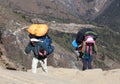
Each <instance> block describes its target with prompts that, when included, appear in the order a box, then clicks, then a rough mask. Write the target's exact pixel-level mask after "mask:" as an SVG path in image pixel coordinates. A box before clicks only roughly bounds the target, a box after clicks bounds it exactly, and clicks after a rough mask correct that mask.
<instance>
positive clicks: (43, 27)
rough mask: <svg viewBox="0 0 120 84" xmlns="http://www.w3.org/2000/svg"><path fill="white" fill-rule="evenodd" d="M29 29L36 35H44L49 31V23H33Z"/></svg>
mask: <svg viewBox="0 0 120 84" xmlns="http://www.w3.org/2000/svg"><path fill="white" fill-rule="evenodd" d="M27 31H28V32H29V33H30V34H32V35H35V36H44V35H45V34H46V33H47V32H48V25H47V24H32V25H30V26H29V28H28V29H27Z"/></svg>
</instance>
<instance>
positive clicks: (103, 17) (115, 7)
mask: <svg viewBox="0 0 120 84" xmlns="http://www.w3.org/2000/svg"><path fill="white" fill-rule="evenodd" d="M94 21H95V22H96V23H97V24H98V25H100V26H105V25H106V26H109V27H110V28H112V29H113V30H114V31H116V32H120V0H114V1H113V2H112V4H111V5H110V6H109V7H108V8H107V9H105V11H104V12H103V13H102V14H100V15H99V16H98V17H97V18H96V19H95V20H94Z"/></svg>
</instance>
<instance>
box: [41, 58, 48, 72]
mask: <svg viewBox="0 0 120 84" xmlns="http://www.w3.org/2000/svg"><path fill="white" fill-rule="evenodd" d="M40 64H41V66H42V70H43V71H44V72H46V73H48V68H47V58H45V59H43V60H40Z"/></svg>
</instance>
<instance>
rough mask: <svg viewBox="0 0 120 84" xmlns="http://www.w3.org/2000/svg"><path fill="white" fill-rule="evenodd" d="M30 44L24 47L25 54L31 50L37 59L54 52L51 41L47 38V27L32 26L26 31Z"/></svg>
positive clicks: (43, 25) (41, 25) (40, 25)
mask: <svg viewBox="0 0 120 84" xmlns="http://www.w3.org/2000/svg"><path fill="white" fill-rule="evenodd" d="M27 30H28V32H29V38H30V43H29V44H28V47H26V53H29V52H30V51H31V50H33V52H34V54H35V56H39V57H38V58H45V57H47V56H48V55H49V54H51V53H52V52H53V51H54V46H53V45H52V39H51V38H50V37H49V36H48V34H47V32H48V25H46V24H32V25H31V26H30V27H29V28H28V29H27Z"/></svg>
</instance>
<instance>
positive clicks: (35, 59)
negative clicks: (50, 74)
mask: <svg viewBox="0 0 120 84" xmlns="http://www.w3.org/2000/svg"><path fill="white" fill-rule="evenodd" d="M37 65H38V59H37V58H35V57H34V58H33V60H32V73H36V72H37Z"/></svg>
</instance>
